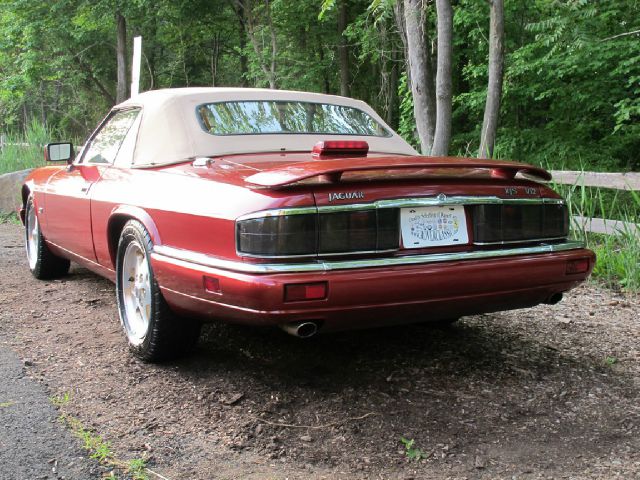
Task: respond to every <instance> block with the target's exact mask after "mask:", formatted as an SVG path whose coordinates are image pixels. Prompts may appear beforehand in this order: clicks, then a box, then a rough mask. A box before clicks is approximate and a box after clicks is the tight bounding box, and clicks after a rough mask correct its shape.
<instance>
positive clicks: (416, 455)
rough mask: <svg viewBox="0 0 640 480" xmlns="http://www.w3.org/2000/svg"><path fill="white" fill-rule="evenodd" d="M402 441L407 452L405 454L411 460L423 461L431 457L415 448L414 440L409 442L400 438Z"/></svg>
mask: <svg viewBox="0 0 640 480" xmlns="http://www.w3.org/2000/svg"><path fill="white" fill-rule="evenodd" d="M400 441H401V442H402V444H403V445H404V448H405V452H404V454H405V455H406V456H407V458H408V459H409V460H416V461H417V460H422V459H423V458H427V457H428V456H429V455H427V454H426V453H424V452H423V451H422V450H420V449H419V448H416V447H415V446H414V443H415V441H414V440H413V439H411V440H409V439H407V438H404V437H400Z"/></svg>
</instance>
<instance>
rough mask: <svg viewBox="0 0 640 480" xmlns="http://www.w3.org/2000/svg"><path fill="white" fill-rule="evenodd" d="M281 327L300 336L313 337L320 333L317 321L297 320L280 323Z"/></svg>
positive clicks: (290, 333)
mask: <svg viewBox="0 0 640 480" xmlns="http://www.w3.org/2000/svg"><path fill="white" fill-rule="evenodd" d="M280 328H281V329H282V330H284V331H285V332H287V333H288V334H289V335H293V336H294V337H299V338H309V337H313V336H314V335H315V334H316V333H318V324H317V323H316V322H297V323H287V324H285V325H280Z"/></svg>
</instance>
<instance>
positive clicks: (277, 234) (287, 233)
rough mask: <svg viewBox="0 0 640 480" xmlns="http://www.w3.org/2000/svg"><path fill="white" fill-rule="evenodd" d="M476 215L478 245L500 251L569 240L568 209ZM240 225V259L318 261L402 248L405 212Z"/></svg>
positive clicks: (496, 207) (522, 208)
mask: <svg viewBox="0 0 640 480" xmlns="http://www.w3.org/2000/svg"><path fill="white" fill-rule="evenodd" d="M466 208H467V209H468V212H469V213H470V214H471V219H472V227H471V228H472V229H473V237H472V238H473V243H474V244H476V245H492V244H493V245H497V244H510V243H526V242H540V241H549V240H560V239H564V238H566V237H567V236H568V233H569V215H568V211H567V207H566V206H565V205H564V204H556V203H549V204H536V205H519V204H480V205H469V206H467V207H466ZM286 213H287V212H285V214H283V215H270V216H264V217H255V218H247V219H240V220H238V221H237V222H236V235H237V238H236V242H237V243H236V245H237V250H238V253H239V254H241V255H245V256H255V257H272V258H277V257H304V256H307V257H316V256H318V255H340V254H353V253H375V252H389V251H393V250H398V249H399V248H400V208H369V209H363V210H348V209H346V210H343V211H330V212H322V211H321V212H319V213H317V212H315V213H309V212H308V210H307V212H304V213H295V214H286Z"/></svg>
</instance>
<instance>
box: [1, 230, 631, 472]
mask: <svg viewBox="0 0 640 480" xmlns="http://www.w3.org/2000/svg"><path fill="white" fill-rule="evenodd" d="M0 270H1V271H2V275H1V276H0V303H1V304H2V311H1V313H0V336H2V337H3V338H4V340H5V341H7V342H8V344H9V345H10V346H11V347H12V348H13V349H14V350H15V351H17V352H18V354H19V355H20V356H21V357H22V358H23V360H27V362H26V364H27V365H28V367H27V369H28V373H29V374H30V375H31V376H33V377H35V378H37V379H39V380H40V381H41V382H43V383H44V384H45V385H46V386H47V387H48V389H49V391H50V392H51V395H63V394H64V393H66V392H68V393H69V394H70V401H69V402H68V403H67V404H66V405H63V406H62V407H60V409H61V411H62V412H63V413H66V414H69V415H73V416H74V417H76V418H78V419H80V420H81V421H82V422H83V424H84V425H85V426H86V427H89V428H93V429H95V431H96V432H98V433H100V434H101V435H102V436H103V437H104V438H105V440H107V441H109V442H111V444H112V448H113V450H114V451H115V452H116V454H117V455H118V457H120V458H121V459H124V460H127V459H130V458H135V457H144V458H147V459H148V462H149V467H150V468H151V469H152V470H153V471H154V472H157V473H160V474H161V475H162V476H163V477H165V478H167V479H170V480H176V479H232V478H233V479H236V478H238V479H240V478H241V479H267V478H268V479H285V478H289V479H319V478H327V479H334V478H337V479H359V478H362V479H365V478H366V479H377V478H381V479H382V478H384V479H404V480H409V479H431V478H433V479H436V478H437V479H441V478H451V479H477V478H483V479H484V478H486V479H489V478H491V479H493V478H505V479H512V478H518V479H529V478H569V479H582V478H607V479H608V478H625V479H628V478H640V402H639V401H638V400H639V398H640V323H639V322H640V319H639V317H640V299H639V298H638V297H635V296H628V295H624V294H620V293H615V292H612V291H609V290H604V289H601V288H599V287H597V286H594V285H592V284H590V285H586V286H583V287H581V288H578V289H577V290H575V291H574V292H572V293H570V294H568V295H567V296H565V300H563V301H562V302H561V303H560V304H558V305H555V306H540V307H536V308H533V309H528V310H518V311H514V312H509V313H499V314H490V315H480V316H474V317H467V318H464V319H463V320H462V321H461V322H460V323H459V324H457V325H456V326H454V327H453V328H450V329H445V330H437V329H432V328H425V327H424V326H409V327H406V328H395V329H379V330H371V331H362V332H350V333H340V334H331V335H329V334H327V335H324V336H318V337H317V338H315V339H311V340H306V341H302V340H300V339H296V338H293V337H289V336H287V335H286V334H284V333H283V332H281V331H279V330H275V329H274V330H271V329H269V330H260V329H249V328H241V327H233V326H225V325H211V326H207V327H205V329H204V335H203V338H202V341H201V342H200V344H199V346H198V348H197V350H196V351H195V352H194V354H193V355H192V356H190V357H189V358H186V359H184V360H180V361H177V362H173V363H167V364H163V365H147V364H143V363H141V362H139V361H137V360H135V359H133V358H132V357H131V356H130V355H129V353H128V352H127V348H126V344H125V340H124V336H123V334H122V333H121V331H120V325H119V323H118V318H117V312H116V307H115V295H114V288H113V285H112V284H111V283H110V282H108V281H107V280H103V279H101V278H99V277H97V276H95V275H93V274H91V273H89V272H87V271H86V270H84V269H81V268H78V267H73V268H72V271H71V274H70V275H69V276H68V277H66V278H65V279H63V280H60V281H53V282H40V281H37V280H35V279H33V278H32V277H31V275H30V274H29V272H28V268H27V265H26V261H25V259H24V252H23V246H22V239H21V230H20V227H18V226H15V225H0ZM402 438H405V439H407V440H413V441H414V443H413V447H412V448H413V449H414V450H412V451H413V453H414V454H415V453H418V455H417V456H418V457H420V458H418V459H410V458H409V456H408V455H407V451H406V448H405V446H404V445H403V443H402V440H401V439H402ZM152 478H153V477H152Z"/></svg>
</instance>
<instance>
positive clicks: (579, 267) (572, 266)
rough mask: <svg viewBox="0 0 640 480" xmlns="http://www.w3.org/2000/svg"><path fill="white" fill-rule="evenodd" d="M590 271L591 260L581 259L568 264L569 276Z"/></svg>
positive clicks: (567, 271) (570, 261)
mask: <svg viewBox="0 0 640 480" xmlns="http://www.w3.org/2000/svg"><path fill="white" fill-rule="evenodd" d="M588 270H589V259H588V258H579V259H577V260H569V261H568V262H567V270H566V273H567V275H575V274H577V273H585V272H587V271H588Z"/></svg>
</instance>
